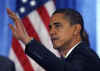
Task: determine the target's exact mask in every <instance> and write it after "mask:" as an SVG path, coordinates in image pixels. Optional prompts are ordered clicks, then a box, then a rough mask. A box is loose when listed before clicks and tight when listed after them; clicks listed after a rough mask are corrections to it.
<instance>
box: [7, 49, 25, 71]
mask: <svg viewBox="0 0 100 71" xmlns="http://www.w3.org/2000/svg"><path fill="white" fill-rule="evenodd" d="M9 58H10V59H11V60H12V61H13V62H14V63H15V67H16V71H24V70H23V67H22V66H21V64H20V63H19V60H18V59H17V57H16V55H15V53H14V51H13V49H12V48H10V53H9Z"/></svg>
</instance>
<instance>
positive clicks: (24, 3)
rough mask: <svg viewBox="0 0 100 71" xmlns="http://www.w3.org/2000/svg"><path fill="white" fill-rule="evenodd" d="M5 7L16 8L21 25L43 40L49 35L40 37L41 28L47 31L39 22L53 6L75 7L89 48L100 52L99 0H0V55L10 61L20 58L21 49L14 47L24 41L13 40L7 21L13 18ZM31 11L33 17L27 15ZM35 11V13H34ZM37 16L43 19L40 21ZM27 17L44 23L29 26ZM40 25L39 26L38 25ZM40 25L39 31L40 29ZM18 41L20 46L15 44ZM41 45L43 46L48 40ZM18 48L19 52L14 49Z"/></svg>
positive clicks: (44, 20)
mask: <svg viewBox="0 0 100 71" xmlns="http://www.w3.org/2000/svg"><path fill="white" fill-rule="evenodd" d="M6 8H10V9H11V10H13V11H14V12H16V14H18V15H19V16H20V18H21V19H22V22H23V23H25V24H24V25H25V26H26V29H27V30H28V33H29V35H30V36H33V37H35V38H36V39H37V40H39V41H41V42H42V41H43V43H45V42H47V41H48V38H49V37H47V39H45V40H46V41H44V36H45V34H47V33H45V32H48V27H46V28H45V29H43V26H44V25H46V24H49V19H50V16H51V14H52V12H53V11H54V10H55V9H59V8H72V9H75V10H77V11H79V12H80V13H81V14H82V16H83V19H84V26H85V29H86V31H87V32H88V35H89V40H90V45H91V48H92V49H93V50H94V51H95V52H96V53H97V54H98V56H100V37H99V36H100V33H99V32H100V0H0V55H3V56H7V57H10V58H11V59H12V60H13V61H14V60H16V59H17V60H16V61H18V60H21V59H22V58H21V57H20V55H19V54H20V53H21V52H23V51H22V50H23V48H22V49H17V47H21V46H23V47H24V45H23V44H22V43H21V42H20V41H16V39H14V38H13V36H12V33H11V30H10V28H9V27H8V24H9V23H11V24H13V21H12V20H11V19H10V18H9V17H8V15H7V12H6ZM45 8H46V9H45ZM47 11H48V13H49V14H48V13H47ZM32 12H34V15H33V17H32V15H31V14H32ZM37 13H38V15H36V14H37ZM45 15H46V16H45ZM38 16H39V19H36V18H37V17H38ZM45 17H46V19H45ZM30 18H31V19H30ZM32 18H33V19H32ZM40 18H41V19H42V20H43V21H41V19H40ZM29 19H30V20H31V23H32V22H33V21H32V20H35V22H33V23H37V24H38V23H41V24H42V23H45V24H44V25H39V24H38V27H36V28H33V29H30V28H31V27H32V26H31V25H30V22H29ZM35 25H36V24H35ZM33 26H34V24H33ZM41 26H42V28H40V27H41ZM38 29H39V30H38ZM41 29H42V31H40V30H41ZM34 30H35V31H34ZM45 30H47V31H45ZM37 31H38V32H37ZM40 32H42V33H40ZM32 33H33V34H32ZM39 34H40V35H39ZM41 35H42V36H41ZM47 36H48V34H47ZM18 42H19V43H20V44H21V46H18V45H19V44H18ZM15 43H17V44H15ZM44 45H46V46H47V45H48V43H47V44H44ZM50 45H51V43H50ZM11 47H12V48H11ZM15 47H16V48H15ZM11 49H12V51H11ZM18 51H19V53H17V52H18ZM21 54H23V53H21ZM16 57H17V58H16ZM26 58H27V57H26ZM21 61H23V60H21ZM20 63H21V62H20ZM17 64H18V63H17ZM22 65H23V64H21V66H22ZM16 66H17V65H16ZM18 66H19V67H20V64H18ZM18 66H17V67H18ZM22 67H23V66H22ZM17 71H18V69H17ZM19 71H24V69H23V70H22V69H20V68H19ZM26 71H27V70H26Z"/></svg>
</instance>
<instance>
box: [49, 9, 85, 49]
mask: <svg viewBox="0 0 100 71" xmlns="http://www.w3.org/2000/svg"><path fill="white" fill-rule="evenodd" d="M49 28H50V36H51V39H52V42H53V45H54V48H57V49H59V48H62V47H63V48H65V47H67V46H72V45H73V44H74V43H77V42H79V41H80V40H81V39H82V38H83V37H82V32H83V19H82V16H81V15H80V13H78V12H77V11H75V10H72V9H60V10H56V11H55V12H54V13H53V16H52V17H51V20H50V25H49Z"/></svg>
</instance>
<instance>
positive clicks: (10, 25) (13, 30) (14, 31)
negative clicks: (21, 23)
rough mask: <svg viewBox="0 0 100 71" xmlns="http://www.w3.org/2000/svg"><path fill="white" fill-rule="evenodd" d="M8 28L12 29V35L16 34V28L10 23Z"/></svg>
mask: <svg viewBox="0 0 100 71" xmlns="http://www.w3.org/2000/svg"><path fill="white" fill-rule="evenodd" d="M9 27H10V29H11V30H12V33H13V35H16V34H15V33H16V29H15V28H14V26H13V25H12V24H9Z"/></svg>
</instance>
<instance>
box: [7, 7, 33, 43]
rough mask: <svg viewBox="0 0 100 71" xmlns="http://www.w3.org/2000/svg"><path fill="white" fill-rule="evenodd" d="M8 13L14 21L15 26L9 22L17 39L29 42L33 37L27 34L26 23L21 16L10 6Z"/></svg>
mask: <svg viewBox="0 0 100 71" xmlns="http://www.w3.org/2000/svg"><path fill="white" fill-rule="evenodd" d="M7 13H8V15H9V17H10V18H11V19H12V20H13V21H14V26H13V25H12V24H9V27H10V28H11V30H12V33H13V36H14V37H15V38H16V39H18V40H21V41H22V42H23V43H25V44H27V43H29V42H30V41H31V40H32V37H29V35H28V34H27V32H26V30H25V28H24V25H23V24H22V22H21V20H20V19H19V17H18V16H17V15H16V14H15V13H14V12H12V11H11V10H10V9H9V8H7Z"/></svg>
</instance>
